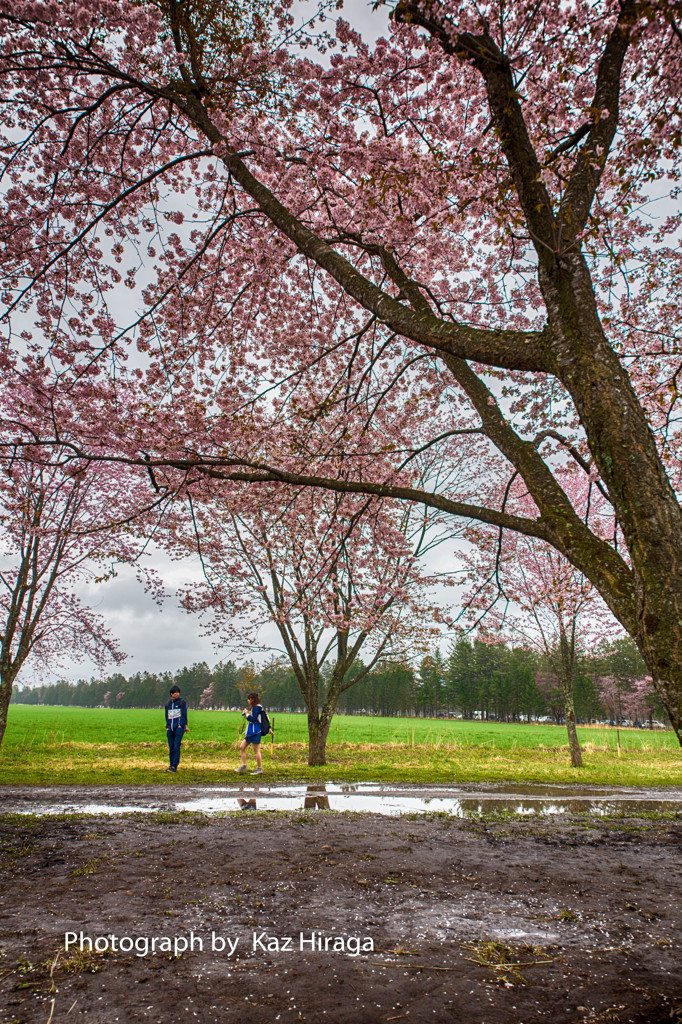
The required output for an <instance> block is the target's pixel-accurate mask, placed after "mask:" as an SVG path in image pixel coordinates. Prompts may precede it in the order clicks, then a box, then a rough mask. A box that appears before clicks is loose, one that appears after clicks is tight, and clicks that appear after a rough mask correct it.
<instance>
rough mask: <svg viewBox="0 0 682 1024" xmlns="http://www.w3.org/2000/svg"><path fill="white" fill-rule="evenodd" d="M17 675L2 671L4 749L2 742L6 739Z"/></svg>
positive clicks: (0, 734) (0, 704) (0, 693)
mask: <svg viewBox="0 0 682 1024" xmlns="http://www.w3.org/2000/svg"><path fill="white" fill-rule="evenodd" d="M16 675H17V673H16V672H14V673H10V672H7V671H5V672H2V671H0V747H2V741H3V739H4V738H5V730H6V728H7V715H8V712H9V702H10V700H11V699H12V690H13V688H14V680H15V679H16Z"/></svg>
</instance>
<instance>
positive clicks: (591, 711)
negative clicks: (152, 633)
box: [12, 639, 664, 722]
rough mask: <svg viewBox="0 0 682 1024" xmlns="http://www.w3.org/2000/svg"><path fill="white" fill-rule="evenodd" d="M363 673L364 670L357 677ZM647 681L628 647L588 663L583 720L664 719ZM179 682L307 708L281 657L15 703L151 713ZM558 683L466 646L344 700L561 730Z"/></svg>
mask: <svg viewBox="0 0 682 1024" xmlns="http://www.w3.org/2000/svg"><path fill="white" fill-rule="evenodd" d="M357 670H358V666H356V667H355V669H354V671H353V673H352V674H355V673H356V672H357ZM645 674H646V669H645V667H644V664H643V663H642V660H641V658H640V656H639V653H638V652H637V648H636V647H635V645H634V644H633V642H632V641H631V640H629V639H621V640H618V641H616V642H615V643H611V644H609V645H604V646H602V648H600V649H598V650H597V651H596V652H594V653H593V654H591V655H590V656H583V657H582V658H581V659H580V660H579V663H578V670H577V673H576V684H575V691H576V693H575V705H576V715H577V717H578V718H579V720H581V721H585V722H589V721H595V720H596V721H603V720H610V721H616V722H620V721H622V720H624V719H628V718H629V719H631V720H637V719H638V720H642V721H646V720H647V719H648V720H652V719H658V720H661V721H663V720H664V714H663V710H662V708H661V707H660V706H659V705H658V703H657V701H655V700H654V701H649V705H648V706H647V707H645V708H642V709H641V710H640V711H639V712H638V713H633V711H632V707H633V705H632V701H630V703H629V704H628V697H629V695H631V694H632V692H634V688H635V682H636V681H637V680H639V679H641V678H642V677H643V676H644V675H645ZM604 677H609V678H610V680H611V681H612V686H611V690H610V699H609V701H605V700H604V699H603V696H604V695H603V692H602V688H601V687H600V680H601V679H603V678H604ZM613 680H616V683H615V692H616V699H615V700H614V699H613V692H614V685H613ZM173 684H177V685H178V686H179V687H180V690H181V692H182V696H183V697H184V698H185V699H186V700H187V703H188V705H189V706H190V707H192V708H241V707H244V704H245V698H246V694H247V693H249V691H251V690H257V691H258V692H259V693H260V694H261V698H262V700H263V703H264V704H265V706H266V707H267V708H269V709H271V710H273V711H304V710H305V707H304V704H303V699H302V697H301V694H300V690H299V688H298V684H297V682H296V677H295V676H294V673H293V670H292V669H291V667H290V665H289V664H288V662H286V661H285V660H283V659H272V660H271V661H269V662H268V663H267V664H265V665H263V666H260V667H258V666H256V665H254V664H253V663H247V664H246V665H242V666H239V665H235V664H234V663H233V662H231V661H228V662H221V663H219V664H218V665H216V666H215V668H213V669H211V668H209V666H208V665H207V664H206V663H205V662H200V663H198V664H196V665H192V667H191V668H182V669H180V670H179V671H177V672H175V673H170V672H164V673H161V674H156V673H150V672H138V673H136V674H135V675H131V676H124V675H122V674H120V673H116V674H115V675H111V676H108V677H107V678H106V679H91V680H89V681H87V680H84V679H81V680H79V681H78V682H77V683H69V682H59V683H54V684H52V685H50V686H39V687H33V688H29V687H23V688H20V687H17V688H16V690H15V693H14V696H13V698H12V699H13V701H15V702H16V703H21V704H58V705H59V704H60V705H70V706H78V707H121V708H152V707H159V706H160V705H162V704H164V703H165V702H166V700H168V691H169V689H170V687H171V686H172V685H173ZM555 684H556V680H554V677H553V676H552V673H551V670H550V669H549V667H548V665H547V664H546V663H545V662H544V661H543V659H542V658H540V657H539V656H538V655H536V654H534V653H533V652H531V651H527V650H524V649H522V648H512V647H506V646H504V645H502V644H486V643H483V642H481V641H479V640H474V641H473V642H472V641H470V640H468V639H462V640H459V641H458V642H457V643H455V644H454V645H453V646H452V648H451V650H450V652H449V654H448V655H447V656H446V657H443V656H442V655H441V654H440V652H437V653H435V654H434V655H433V656H431V657H426V658H424V659H423V660H422V662H421V664H420V665H419V667H418V668H417V669H413V668H410V667H408V666H400V665H393V664H382V665H379V666H377V667H376V668H375V669H374V670H373V671H372V672H370V673H369V674H368V675H367V676H365V678H364V679H362V680H361V681H360V682H358V683H357V684H355V685H354V686H352V687H351V688H350V689H348V690H346V691H345V692H344V693H343V694H342V696H341V699H340V701H339V705H338V711H339V713H340V714H375V715H418V716H430V717H434V716H436V715H440V714H445V715H448V714H456V715H461V716H462V717H463V718H478V717H481V718H488V719H491V718H494V719H497V720H504V721H532V720H533V719H538V718H541V717H545V716H549V717H550V718H552V719H553V720H554V721H556V722H560V721H561V720H562V702H561V697H560V695H559V692H558V686H557V685H555ZM322 686H324V681H322V683H321V687H322ZM618 693H621V694H622V700H620V699H619V698H618Z"/></svg>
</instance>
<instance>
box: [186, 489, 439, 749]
mask: <svg viewBox="0 0 682 1024" xmlns="http://www.w3.org/2000/svg"><path fill="white" fill-rule="evenodd" d="M189 511H190V513H191V514H190V515H187V516H186V517H185V522H184V529H183V525H182V523H181V522H179V521H178V520H177V519H176V520H174V521H173V522H172V529H171V539H170V543H171V544H173V545H175V548H176V550H179V551H180V552H181V553H183V554H184V553H185V552H187V551H192V550H193V549H194V547H195V545H196V544H198V550H199V554H200V558H201V564H202V567H203V571H204V575H205V584H204V585H203V586H202V587H197V586H196V585H193V586H192V587H190V588H187V590H186V591H185V593H184V604H185V606H186V607H187V609H188V610H189V611H192V612H197V611H199V612H202V613H203V615H204V616H205V618H206V620H207V624H208V629H207V633H208V635H211V636H214V637H216V644H217V645H219V646H222V645H224V644H227V645H229V646H230V647H231V648H232V649H234V650H241V651H244V650H246V651H252V650H253V649H254V647H256V646H258V645H259V633H260V632H261V631H262V630H263V629H264V628H265V627H268V626H269V627H272V626H274V627H275V629H276V630H277V632H278V633H279V638H280V640H281V644H282V648H283V650H284V652H285V653H286V656H287V658H288V660H289V662H290V664H291V667H292V669H293V671H294V674H295V676H296V680H297V682H298V686H299V689H300V692H301V695H302V697H303V700H304V702H305V706H306V709H307V715H308V764H310V765H323V764H325V763H326V743H327V736H328V734H329V728H330V725H331V722H332V719H333V716H334V714H335V712H336V708H337V704H338V701H339V698H340V696H341V695H342V694H343V693H344V692H345V691H347V690H348V689H350V687H352V686H354V685H355V684H356V683H358V682H359V681H360V680H361V679H364V678H365V676H366V675H367V674H368V673H369V672H371V670H372V669H373V668H374V666H375V665H376V664H377V663H378V662H379V661H380V660H381V661H383V662H385V661H387V660H394V661H395V660H400V661H408V660H410V659H411V657H412V656H413V654H414V652H415V651H416V650H418V649H419V648H423V647H425V646H427V645H428V644H429V643H430V642H432V641H433V638H434V635H436V634H437V633H438V631H439V627H438V625H437V620H438V619H441V620H442V614H441V612H440V610H439V609H437V608H436V607H435V606H434V605H433V604H432V602H430V601H429V599H428V589H429V587H430V586H431V585H432V584H433V582H434V579H433V578H431V577H430V576H428V575H427V574H426V573H425V571H424V569H423V568H422V567H421V565H420V563H419V558H420V556H423V555H424V554H425V553H426V552H427V551H429V550H430V548H431V546H432V545H434V544H435V543H437V542H438V540H439V539H440V537H439V535H438V534H437V532H435V527H434V524H433V522H432V520H433V516H430V515H425V514H424V512H423V510H420V509H419V507H416V508H415V507H414V506H412V507H409V506H407V507H403V508H401V507H400V506H396V504H395V503H391V502H381V501H378V500H376V499H367V498H359V497H355V496H348V495H339V494H332V493H330V494H326V495H325V494H320V493H319V492H313V491H307V492H303V493H297V492H296V490H295V489H293V488H282V487H279V486H275V485H264V486H261V487H259V488H254V487H247V488H244V487H243V485H242V487H241V488H232V490H231V492H230V493H228V494H225V493H221V494H220V496H217V497H213V499H212V500H204V501H198V500H196V498H192V499H191V503H190V509H189ZM266 646H268V645H267V644H266ZM361 654H362V659H363V660H362V661H361V660H360V655H361Z"/></svg>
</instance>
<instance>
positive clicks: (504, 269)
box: [0, 0, 682, 739]
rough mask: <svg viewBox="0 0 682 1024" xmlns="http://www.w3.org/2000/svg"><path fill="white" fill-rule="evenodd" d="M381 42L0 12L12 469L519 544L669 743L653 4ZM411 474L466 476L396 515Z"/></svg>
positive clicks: (674, 530)
mask: <svg viewBox="0 0 682 1024" xmlns="http://www.w3.org/2000/svg"><path fill="white" fill-rule="evenodd" d="M313 11H314V9H313ZM386 11H387V35H388V37H387V38H382V39H379V40H378V41H377V42H376V43H374V44H371V45H370V44H368V43H366V42H364V41H363V40H362V38H361V37H360V35H359V34H358V32H357V31H355V30H354V28H353V26H352V25H350V24H349V23H348V22H346V21H343V20H342V19H338V20H336V21H335V22H333V23H328V22H327V23H320V22H318V23H314V21H313V22H309V23H308V24H307V27H305V28H303V29H300V30H296V28H295V26H294V25H293V16H292V14H291V10H290V7H289V5H288V3H287V2H286V0H285V2H283V3H280V4H276V5H275V6H274V7H273V8H272V9H271V16H270V9H269V8H267V7H266V6H265V5H263V6H260V5H259V4H258V3H253V4H251V5H235V4H230V3H225V4H224V3H219V2H218V0H153V2H152V0H150V2H149V3H139V2H133V0H62V2H61V3H60V4H58V5H55V4H54V3H51V2H47V0H0V31H1V32H2V51H1V57H0V75H1V76H2V81H3V85H4V89H5V95H6V96H11V97H12V99H13V102H12V103H6V104H4V105H3V107H2V114H1V116H2V119H3V122H4V125H5V141H4V143H3V150H2V151H3V157H4V166H3V175H4V182H5V192H4V200H5V206H4V210H3V217H2V228H1V229H0V236H1V238H2V242H3V246H4V262H3V268H4V277H3V280H4V293H5V300H6V304H7V309H8V313H7V316H8V324H9V327H8V336H9V337H10V339H11V341H12V342H16V344H17V345H20V344H21V343H22V342H21V337H20V336H21V335H22V334H23V335H24V339H23V341H24V343H26V341H27V339H28V336H29V335H30V336H31V338H32V340H33V343H34V344H36V345H39V346H42V347H43V348H44V349H46V348H49V350H50V360H51V361H50V363H49V366H50V367H51V368H53V372H54V376H53V379H51V380H50V382H49V394H46V393H45V392H44V390H43V391H42V392H40V391H39V389H37V390H36V394H37V395H38V396H39V397H38V398H37V399H36V404H37V405H38V406H39V409H36V408H35V407H33V408H31V409H30V410H28V409H27V412H26V415H25V417H24V418H23V420H22V422H21V423H20V424H19V425H18V428H17V432H16V435H15V438H14V439H13V444H14V447H15V449H16V450H17V452H19V453H21V452H22V451H23V450H24V449H25V448H26V447H27V446H30V445H31V444H33V443H36V442H37V441H39V442H41V443H42V444H43V445H45V444H46V443H48V442H50V441H53V442H55V443H57V442H59V444H63V442H64V440H65V439H66V440H67V441H68V444H69V445H70V449H69V450H70V451H71V453H72V457H73V458H74V459H77V460H82V459H83V456H84V455H86V456H87V457H88V458H90V460H91V463H90V464H91V465H93V464H94V460H96V459H110V460H127V461H128V462H129V463H133V464H138V465H140V466H143V467H144V466H145V465H146V466H147V467H148V469H149V473H150V476H151V478H152V484H153V483H154V479H156V480H157V481H158V479H159V477H160V476H161V475H162V474H165V476H164V479H165V480H166V481H167V484H164V486H165V485H168V486H175V487H181V486H184V485H185V484H186V483H187V481H188V480H190V481H192V480H196V479H199V478H201V477H202V476H204V477H205V476H207V475H208V476H209V477H211V478H215V477H216V476H222V477H224V478H234V479H241V480H244V481H268V480H269V481H278V482H283V483H289V484H296V485H306V486H308V485H311V486H318V487H325V488H329V489H332V490H336V491H338V492H349V493H356V494H357V493H360V494H369V495H376V496H383V497H392V498H400V499H407V500H411V501H421V502H423V503H424V504H425V505H427V506H429V507H435V508H439V509H441V510H444V511H446V512H448V513H450V514H451V515H453V516H455V517H458V518H464V519H469V518H472V519H475V520H478V521H479V522H481V523H486V524H490V525H493V526H495V527H500V528H504V529H505V531H506V530H512V531H517V532H519V533H520V534H521V535H523V536H525V537H532V538H536V539H537V540H538V541H540V542H542V543H544V544H548V545H550V546H552V547H553V548H555V549H556V550H557V551H558V552H559V553H560V554H561V555H562V556H563V557H564V558H566V559H567V560H568V561H569V562H570V563H571V565H572V566H573V567H574V568H575V570H576V571H577V572H579V573H581V574H582V575H583V576H584V577H585V579H587V580H589V581H590V583H591V584H592V586H593V587H594V588H595V589H596V590H597V591H598V593H599V594H600V595H601V598H602V599H603V601H604V602H605V604H606V605H607V606H608V608H609V609H610V611H611V612H612V614H613V615H614V616H615V618H616V619H617V620H618V621H619V622H620V623H621V625H622V626H623V628H624V629H625V630H626V631H627V632H628V633H629V634H630V635H631V636H632V637H633V638H635V640H636V641H637V644H638V646H639V649H640V651H641V653H642V657H643V658H644V660H645V662H646V664H647V667H648V669H649V671H650V673H651V676H652V678H653V681H654V685H655V686H656V688H657V691H658V692H659V693H660V695H661V698H662V700H663V702H664V704H665V707H666V710H667V712H668V714H669V716H670V719H671V721H672V723H673V726H674V728H675V730H676V731H677V734H678V736H680V738H681V739H682V511H681V509H680V504H679V500H678V487H679V474H680V458H679V456H680V450H679V437H680V432H679V423H678V408H679V404H678V386H677V380H678V373H679V337H678V333H677V332H678V315H677V310H678V308H679V298H680V285H681V284H682V255H681V251H680V247H679V232H680V213H679V210H678V208H677V206H676V205H675V200H676V198H677V193H676V191H675V190H676V189H677V184H676V182H677V181H678V179H679V174H680V151H681V148H682V131H681V123H682V108H681V101H680V97H681V96H682V60H681V59H680V58H681V56H682V29H681V28H680V13H679V4H678V3H677V2H676V0H652V2H647V3H639V2H638V0H597V2H594V3H587V0H573V2H571V3H568V4H560V3H557V2H556V0H539V2H534V3H532V4H530V3H528V2H527V0H504V2H502V0H484V2H483V3H476V4H474V3H471V2H468V0H435V2H429V3H425V2H420V0H400V2H398V3H397V4H391V5H388V6H387V8H386ZM351 16H352V12H351ZM661 195H664V196H666V195H667V196H668V205H667V206H665V205H663V206H662V207H661V210H660V215H657V216H650V215H649V211H650V210H654V212H656V211H655V208H654V206H652V205H651V204H652V202H653V199H654V198H656V197H658V196H661ZM138 283H139V288H140V293H139V294H140V299H139V300H138V302H137V305H136V307H135V309H134V312H132V313H130V315H129V310H130V307H131V303H130V302H128V303H121V302H120V300H119V299H118V296H119V295H120V293H121V292H125V291H126V289H130V290H131V295H132V293H133V291H134V289H135V288H136V285H137V284H138ZM132 342H134V343H135V344H136V345H137V350H134V349H133V350H132V353H131V351H130V349H129V345H130V344H131V343H132ZM46 365H47V364H46ZM33 369H34V368H33V367H29V368H23V370H22V373H24V375H25V376H30V372H32V371H33ZM311 374H316V375H317V379H318V381H324V382H325V384H326V386H325V387H322V386H321V384H320V386H319V387H318V392H319V395H318V397H319V401H318V404H317V406H316V408H311V407H310V406H309V405H308V404H307V399H306V400H305V401H303V402H301V403H298V402H297V401H296V397H297V390H298V388H299V386H300V384H301V381H302V380H303V378H304V377H306V376H310V375H311ZM311 393H312V392H311V390H310V388H309V387H308V386H307V385H306V390H305V394H306V396H309V395H310V394H311ZM186 395H190V396H191V398H190V400H188V401H185V396H186ZM197 399H198V400H197ZM74 402H75V403H76V408H77V409H78V410H79V413H78V415H77V416H74V415H73V408H74ZM29 413H30V415H29ZM48 413H49V415H48ZM36 415H37V416H38V419H39V421H40V427H39V429H38V431H37V433H38V437H37V438H36V428H35V425H34V424H35V417H36ZM321 416H322V417H324V418H325V421H326V425H327V430H326V439H325V443H323V442H322V440H321V439H320V438H319V437H317V435H315V443H310V439H309V438H308V436H307V434H306V431H305V420H306V418H307V419H308V421H309V420H310V418H311V417H318V418H319V417H321ZM302 417H303V421H302ZM302 424H303V425H302ZM425 445H427V446H430V449H431V450H432V451H433V452H437V453H439V455H440V456H441V458H442V461H443V462H450V463H452V464H455V463H456V464H457V465H458V466H460V467H465V466H468V472H466V471H460V470H459V469H458V472H457V473H456V475H455V477H454V478H447V479H446V480H445V481H444V482H441V485H440V486H436V485H434V484H433V482H431V481H428V482H427V484H426V485H424V484H422V483H420V482H419V479H418V477H417V476H416V475H415V474H414V473H413V472H412V463H411V455H412V454H414V452H415V451H417V450H419V451H421V450H423V449H424V446H425ZM60 450H64V449H63V448H60ZM566 458H570V459H572V460H573V461H574V462H575V465H576V466H577V467H578V468H579V469H580V471H582V472H584V474H585V476H586V477H589V479H590V480H593V481H594V483H595V486H597V487H599V488H601V490H602V492H603V496H604V500H606V501H608V502H609V503H610V506H611V508H612V510H613V517H614V532H613V535H612V536H611V537H608V538H607V537H603V536H601V535H600V534H598V533H595V532H594V531H593V530H592V529H591V528H590V525H589V524H588V523H586V522H585V521H584V520H583V518H582V517H581V515H580V513H579V510H578V509H576V508H575V507H574V505H573V504H572V502H571V498H570V495H568V494H567V493H566V491H565V490H564V488H563V486H562V482H561V479H560V475H559V474H558V472H557V470H558V469H559V468H561V467H562V466H563V465H564V463H565V460H566ZM79 464H80V463H79ZM119 464H120V462H119ZM484 475H485V478H486V480H487V481H488V482H490V483H491V484H492V483H494V485H495V486H488V484H487V483H486V485H485V486H483V487H480V486H478V485H479V484H480V483H481V480H482V478H483V476H484ZM517 477H518V478H519V479H521V480H522V481H523V483H524V486H525V488H526V490H527V492H528V493H529V494H530V495H531V496H532V502H533V504H532V512H531V513H530V514H528V513H526V512H523V511H522V510H520V509H519V508H517V507H516V506H515V504H514V501H513V500H512V499H511V498H509V497H508V494H509V484H510V481H511V480H513V479H515V478H517ZM157 485H159V484H158V483H157Z"/></svg>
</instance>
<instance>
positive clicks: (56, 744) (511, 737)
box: [0, 705, 682, 786]
mask: <svg viewBox="0 0 682 1024" xmlns="http://www.w3.org/2000/svg"><path fill="white" fill-rule="evenodd" d="M240 722H241V718H240V716H239V715H238V714H237V713H236V712H222V711H193V712H190V732H189V734H188V736H187V737H186V739H185V740H184V741H183V754H182V761H181V766H180V768H181V770H180V771H179V772H178V775H177V776H176V777H172V776H169V775H165V774H164V773H163V768H165V766H166V763H167V762H166V751H167V746H166V740H165V730H164V726H163V714H162V712H161V711H155V710H129V709H107V708H95V709H91V708H62V707H32V706H27V705H12V706H11V707H10V714H9V723H8V727H7V732H6V735H5V740H4V743H3V746H2V751H1V752H0V783H6V784H7V783H10V784H18V783H25V784H26V783H28V784H45V783H65V784H91V785H92V784H98V783H100V784H107V783H112V782H115V783H135V784H142V783H158V782H167V783H168V784H169V785H173V784H174V782H176V780H177V779H181V780H182V781H183V782H187V783H222V784H225V783H228V784H229V783H231V782H233V781H234V782H236V781H237V777H236V776H235V775H234V774H233V773H232V771H231V769H232V768H234V767H235V766H236V764H237V763H238V757H237V741H238V729H239V725H240ZM274 726H275V732H276V737H277V742H276V743H275V744H274V746H273V745H272V744H271V743H270V741H267V742H266V743H265V744H264V745H263V747H264V750H263V763H264V769H265V773H266V777H267V779H268V780H271V781H279V782H284V781H304V780H308V779H327V780H332V781H343V780H346V781H354V780H355V781H361V780H374V781H385V782H390V781H395V782H440V783H444V782H449V783H454V782H488V781H504V780H509V781H519V782H520V781H527V782H557V783H576V782H582V783H589V784H592V783H602V784H619V785H629V786H652V785H653V786H672V785H682V750H681V749H680V746H679V744H678V742H677V739H676V737H675V735H674V734H673V733H666V732H649V731H646V730H640V729H621V730H620V741H621V752H620V756H619V754H618V750H617V747H616V731H615V729H600V728H591V727H586V728H580V729H579V730H578V734H579V737H580V742H581V744H582V746H583V752H584V762H585V764H584V766H583V768H582V769H580V768H573V767H571V765H570V762H569V758H568V744H567V738H566V730H565V729H564V727H563V726H551V725H527V724H513V725H512V724H509V725H508V724H505V723H496V722H460V721H448V720H435V719H414V718H410V719H406V718H369V717H356V716H339V717H338V718H337V719H335V720H334V722H333V723H332V728H331V732H330V735H329V743H328V758H327V760H328V764H327V765H326V766H325V767H324V768H309V767H308V766H307V765H306V759H307V758H306V737H307V731H306V719H305V716H304V715H295V714H275V715H274Z"/></svg>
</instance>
